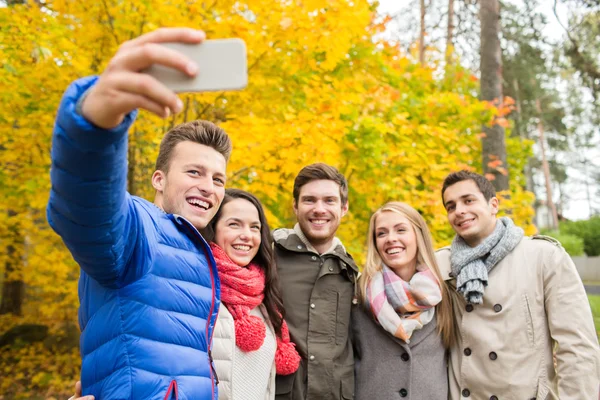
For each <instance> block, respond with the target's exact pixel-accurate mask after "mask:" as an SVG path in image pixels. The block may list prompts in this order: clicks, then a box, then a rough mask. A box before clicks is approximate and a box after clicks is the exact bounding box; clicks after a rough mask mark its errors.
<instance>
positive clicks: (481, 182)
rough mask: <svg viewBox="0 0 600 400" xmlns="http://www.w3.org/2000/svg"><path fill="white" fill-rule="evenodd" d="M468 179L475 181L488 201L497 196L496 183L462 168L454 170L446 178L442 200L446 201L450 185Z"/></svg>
mask: <svg viewBox="0 0 600 400" xmlns="http://www.w3.org/2000/svg"><path fill="white" fill-rule="evenodd" d="M468 180H472V181H473V182H475V184H476V185H477V187H478V188H479V191H480V192H481V193H482V194H483V197H485V200H486V201H490V199H491V198H493V197H496V189H494V185H492V183H491V182H490V181H488V180H487V179H486V177H485V176H483V175H480V174H477V173H475V172H471V171H467V170H462V171H458V172H453V173H451V174H450V175H448V176H447V177H446V179H444V184H443V185H442V202H443V201H444V193H445V192H446V189H448V187H449V186H452V185H454V184H456V183H458V182H462V181H468Z"/></svg>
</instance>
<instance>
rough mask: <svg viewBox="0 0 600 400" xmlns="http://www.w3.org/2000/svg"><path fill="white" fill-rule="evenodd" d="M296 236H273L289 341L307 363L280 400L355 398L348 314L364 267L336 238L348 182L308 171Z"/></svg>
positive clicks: (297, 189) (297, 208)
mask: <svg viewBox="0 0 600 400" xmlns="http://www.w3.org/2000/svg"><path fill="white" fill-rule="evenodd" d="M294 212H295V213H296V217H297V220H298V223H297V224H296V226H294V229H277V230H276V231H275V232H274V233H273V237H274V240H275V253H276V257H277V269H278V271H279V279H280V281H281V292H282V295H283V303H284V306H285V310H286V318H285V319H286V321H287V323H288V327H289V330H290V335H291V338H292V340H293V342H294V343H296V346H297V349H298V352H299V353H300V355H301V356H302V362H301V364H300V368H299V369H298V371H297V372H296V373H295V374H293V375H289V376H278V377H277V385H276V393H277V395H276V399H277V400H284V399H293V400H305V399H308V400H320V399H323V400H332V399H353V398H354V355H353V352H352V344H351V342H350V337H349V332H350V311H351V307H352V302H353V301H354V296H355V284H356V277H357V274H358V267H357V266H356V263H355V262H354V260H353V259H352V257H351V256H350V255H349V254H348V253H347V252H346V249H345V248H344V246H343V245H342V242H341V241H340V240H339V239H338V238H337V237H336V236H335V234H336V231H337V229H338V227H339V225H340V221H341V219H342V217H343V216H344V215H345V214H346V213H347V212H348V182H347V181H346V178H345V177H344V176H343V175H342V174H341V173H339V172H338V171H337V169H335V168H333V167H331V166H329V165H326V164H321V163H318V164H312V165H309V166H307V167H304V168H303V169H302V170H301V171H300V173H299V174H298V176H297V177H296V179H295V181H294Z"/></svg>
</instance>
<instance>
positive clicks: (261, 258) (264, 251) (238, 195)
mask: <svg viewBox="0 0 600 400" xmlns="http://www.w3.org/2000/svg"><path fill="white" fill-rule="evenodd" d="M235 199H243V200H246V201H249V202H250V203H252V205H253V206H254V207H256V210H257V211H258V219H259V220H260V246H259V248H258V253H256V256H254V260H252V261H253V262H255V263H256V264H258V265H259V266H260V267H261V268H262V269H263V271H264V272H265V290H264V296H265V297H264V299H263V304H264V305H265V308H266V309H267V314H269V320H270V321H271V324H273V329H275V333H276V334H277V336H279V337H281V325H282V324H283V318H285V310H284V308H283V300H282V298H281V292H280V291H279V275H278V274H277V265H276V264H275V252H274V250H273V238H272V236H271V229H270V228H269V224H268V222H267V217H266V215H265V211H264V210H263V207H262V204H261V203H260V200H258V199H257V198H256V196H254V195H253V194H252V193H249V192H246V191H244V190H240V189H225V197H224V198H223V202H222V203H221V207H219V211H217V214H216V215H215V216H214V218H213V219H212V220H211V221H210V222H209V224H208V226H207V227H206V228H205V229H204V230H203V231H202V236H204V238H205V239H206V240H208V241H213V240H214V238H215V234H216V228H217V223H218V222H219V220H220V219H221V217H222V216H223V213H222V211H223V208H224V206H225V204H227V203H229V202H230V201H233V200H235Z"/></svg>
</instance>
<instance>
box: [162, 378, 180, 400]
mask: <svg viewBox="0 0 600 400" xmlns="http://www.w3.org/2000/svg"><path fill="white" fill-rule="evenodd" d="M173 391H175V400H177V399H178V398H179V393H178V391H177V381H176V380H175V379H173V380H172V381H171V384H170V385H169V388H168V389H167V394H165V398H164V400H170V399H171V392H173Z"/></svg>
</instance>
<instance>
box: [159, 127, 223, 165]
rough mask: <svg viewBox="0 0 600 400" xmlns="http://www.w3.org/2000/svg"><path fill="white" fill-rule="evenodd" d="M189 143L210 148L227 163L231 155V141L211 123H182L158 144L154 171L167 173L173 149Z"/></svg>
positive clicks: (221, 130)
mask: <svg viewBox="0 0 600 400" xmlns="http://www.w3.org/2000/svg"><path fill="white" fill-rule="evenodd" d="M185 141H190V142H194V143H198V144H202V145H204V146H208V147H211V148H213V149H215V150H216V151H217V152H219V153H220V154H222V155H223V157H225V161H229V156H230V155H231V139H229V136H228V135H227V133H225V131H224V130H223V129H221V128H219V127H218V126H216V125H215V124H213V123H212V122H209V121H203V120H196V121H190V122H184V123H183V124H179V125H177V126H176V127H174V128H173V129H171V130H170V131H169V132H167V134H166V135H165V137H164V138H163V140H162V141H161V142H160V149H159V151H158V158H157V159H156V167H155V169H156V170H160V171H163V172H168V171H169V163H170V161H171V155H172V154H173V149H174V148H175V146H177V144H179V143H181V142H185Z"/></svg>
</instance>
